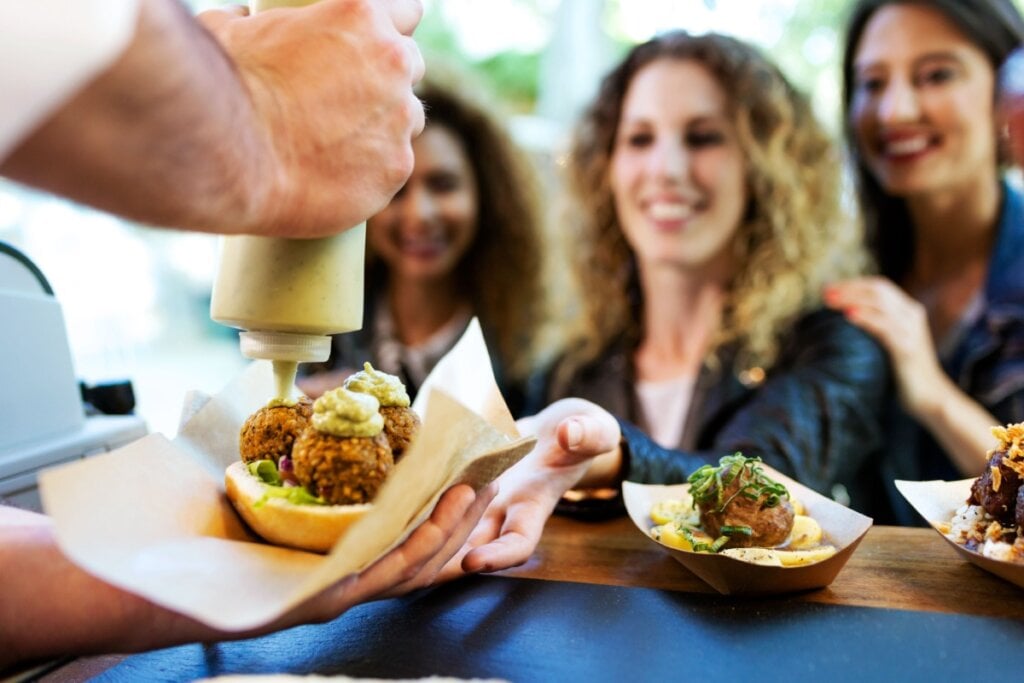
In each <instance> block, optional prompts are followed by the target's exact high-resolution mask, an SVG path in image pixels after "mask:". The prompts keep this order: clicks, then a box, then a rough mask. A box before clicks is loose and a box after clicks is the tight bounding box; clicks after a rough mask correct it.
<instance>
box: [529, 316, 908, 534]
mask: <svg viewBox="0 0 1024 683" xmlns="http://www.w3.org/2000/svg"><path fill="white" fill-rule="evenodd" d="M721 360H722V362H721V363H720V364H719V367H720V368H722V370H718V371H716V370H714V369H712V368H710V367H708V366H707V365H705V366H704V367H703V368H702V370H701V372H700V374H699V377H698V379H697V384H696V388H695V391H694V396H693V400H692V402H691V406H690V412H689V415H688V418H687V422H686V428H685V431H684V433H683V437H682V443H681V444H680V447H679V448H678V449H668V448H663V447H661V446H659V445H658V444H657V443H655V442H654V441H653V440H652V439H651V438H650V437H649V436H647V434H645V433H644V431H643V430H642V429H641V428H639V427H638V426H636V423H637V422H638V421H639V419H640V417H641V416H640V411H639V406H638V403H637V398H636V392H635V391H634V390H633V366H632V362H631V360H630V354H629V353H628V351H627V349H625V348H622V347H620V348H616V349H613V350H611V351H609V352H608V353H607V354H605V355H604V356H603V357H601V358H600V359H599V360H598V361H596V362H595V363H593V364H591V365H590V366H589V367H587V368H585V369H584V370H583V371H581V372H579V373H577V374H576V375H575V376H574V377H572V378H571V379H570V380H569V381H567V382H565V383H564V384H563V385H562V386H550V387H549V388H548V396H547V398H548V400H549V401H553V400H556V399H559V398H564V397H567V396H578V397H581V398H585V399H588V400H590V401H593V402H594V403H597V404H598V405H600V406H602V407H604V408H605V409H606V410H608V411H610V412H611V413H613V414H614V415H616V416H617V417H618V418H619V421H620V424H621V426H622V434H623V440H624V444H623V445H624V446H625V453H626V456H627V462H628V472H627V474H626V478H627V479H629V480H630V481H639V482H647V483H659V484H672V483H679V482H682V481H685V479H686V477H687V475H688V474H689V473H690V472H692V471H693V470H695V469H696V468H698V467H700V466H701V465H704V464H706V463H717V462H718V459H719V458H720V457H721V456H723V455H727V454H731V453H734V452H736V451H741V452H743V454H744V455H748V456H754V455H756V456H760V457H761V458H762V459H763V460H764V461H765V462H766V463H768V464H769V465H771V466H772V467H774V468H776V469H778V470H779V471H781V472H783V473H785V474H787V475H789V476H791V477H793V478H794V479H797V480H799V481H800V482H802V483H803V484H805V485H807V486H809V487H811V488H813V489H815V490H817V491H820V492H822V493H823V494H825V495H828V496H835V497H836V498H839V499H842V498H844V497H845V495H848V496H849V504H850V505H851V506H852V507H854V508H855V509H858V510H861V511H864V512H865V513H866V514H880V515H881V516H882V517H883V518H884V517H885V516H886V509H887V505H886V503H887V501H886V499H885V494H884V490H883V488H882V486H881V482H880V481H879V480H878V463H877V462H876V461H877V458H878V455H879V452H880V447H881V441H882V435H881V427H880V414H881V410H882V405H883V403H884V400H883V399H884V398H885V395H886V392H887V391H888V390H889V386H890V385H889V370H888V364H887V361H886V358H885V355H884V352H883V351H882V349H881V347H879V346H878V344H877V343H876V342H875V341H874V340H873V339H872V338H871V337H870V336H868V335H867V334H866V333H864V332H862V331H861V330H859V329H857V328H856V327H854V326H853V325H851V324H849V323H848V322H846V321H845V320H844V319H843V317H842V316H841V315H840V314H838V313H835V312H833V311H828V310H824V309H822V310H818V311H814V312H811V313H809V314H808V315H806V316H805V317H803V318H802V319H800V320H799V321H797V323H796V324H795V325H794V326H793V328H792V330H791V332H790V334H789V335H788V336H787V337H786V338H785V339H784V340H783V342H782V345H781V348H780V353H779V356H778V360H777V361H776V362H775V365H774V366H773V367H772V368H770V369H768V370H767V372H766V373H764V377H763V380H762V381H760V382H756V383H755V382H753V381H750V380H747V381H746V383H744V381H741V377H744V378H746V377H748V376H750V375H751V374H754V373H737V372H732V371H729V369H731V368H732V367H733V362H732V361H733V356H732V355H731V354H730V353H729V352H728V351H724V352H723V353H722V354H721ZM837 485H838V486H837ZM840 486H841V487H842V488H840ZM844 489H845V491H844ZM842 502H847V501H845V500H843V501H842Z"/></svg>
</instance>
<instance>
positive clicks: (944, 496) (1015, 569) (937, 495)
mask: <svg viewBox="0 0 1024 683" xmlns="http://www.w3.org/2000/svg"><path fill="white" fill-rule="evenodd" d="M973 483H974V479H960V480H959V481H902V480H899V479H897V480H896V489H897V490H898V491H899V492H900V493H901V494H903V497H904V498H906V499H907V502H908V503H910V505H911V506H912V507H913V508H914V509H915V510H917V512H918V514H920V515H921V516H922V517H924V519H925V521H927V522H928V523H929V524H931V525H932V528H933V529H935V531H936V532H938V534H939V535H940V536H942V540H944V541H945V542H946V543H948V544H949V545H951V546H953V549H954V550H956V551H957V552H958V553H960V556H961V557H963V558H964V559H965V560H967V561H968V562H970V563H971V564H973V565H976V566H978V567H981V568H982V569H984V570H985V571H988V572H992V573H993V574H995V575H996V576H998V577H1000V578H1003V579H1006V580H1007V581H1009V582H1010V583H1013V584H1016V585H1018V586H1020V587H1021V588H1024V565H1020V564H1014V563H1013V562H1005V561H1003V560H995V559H992V558H991V557H985V556H984V555H982V554H981V553H976V552H974V551H973V550H968V549H967V548H965V547H963V546H962V545H960V544H959V543H955V542H953V541H951V540H950V539H948V538H946V536H945V534H943V533H942V532H941V531H939V530H938V529H937V528H935V525H936V524H948V523H949V521H950V520H951V519H953V515H954V514H955V513H956V511H957V509H958V508H959V507H961V506H962V505H964V503H965V502H966V501H967V498H968V497H969V496H970V495H971V484H973Z"/></svg>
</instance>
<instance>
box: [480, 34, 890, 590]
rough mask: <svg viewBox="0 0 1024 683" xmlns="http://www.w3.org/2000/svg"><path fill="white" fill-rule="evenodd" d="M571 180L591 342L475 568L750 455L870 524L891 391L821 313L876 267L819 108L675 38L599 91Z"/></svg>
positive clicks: (741, 52)
mask: <svg viewBox="0 0 1024 683" xmlns="http://www.w3.org/2000/svg"><path fill="white" fill-rule="evenodd" d="M569 165H570V180H571V182H570V189H571V190H572V192H573V193H574V195H575V199H576V200H577V202H576V203H577V208H578V210H579V212H580V220H579V223H578V227H579V230H578V232H576V233H573V238H574V242H575V249H576V250H577V254H578V256H579V258H578V260H577V264H576V271H577V273H578V274H579V275H580V279H581V280H582V283H583V286H582V290H581V291H582V296H583V301H582V302H581V307H582V316H581V317H582V321H583V324H582V333H581V334H578V335H577V336H576V341H575V343H574V344H572V345H570V346H569V347H568V352H567V354H566V355H565V357H564V360H563V361H562V362H561V364H560V367H558V368H557V370H556V371H555V373H554V381H553V382H552V383H551V385H550V387H549V393H548V396H547V399H548V400H553V399H562V400H557V401H556V402H555V403H553V404H552V405H550V406H549V407H547V408H546V409H544V410H543V411H541V412H540V413H539V414H537V415H536V416H534V417H531V418H527V419H525V420H521V421H520V426H521V430H522V431H525V432H532V433H534V434H536V435H537V437H538V446H537V448H536V449H535V450H534V452H533V453H531V454H530V455H529V456H527V458H526V459H524V461H523V462H522V463H520V464H518V465H517V466H516V467H514V468H512V470H510V471H509V472H508V473H507V474H506V475H505V476H504V477H503V478H502V481H501V492H500V493H499V495H498V498H497V499H496V500H495V502H494V503H493V504H492V506H491V509H490V510H489V511H488V512H487V513H486V514H485V521H484V522H482V524H483V525H484V527H483V530H480V529H478V530H477V531H476V532H474V537H473V538H474V543H478V544H479V543H484V542H486V541H489V540H493V539H497V540H496V541H495V542H493V543H488V544H487V545H486V546H485V547H479V548H476V549H475V550H473V551H471V552H470V554H469V555H468V556H467V557H466V559H465V562H464V564H463V567H464V568H465V569H467V570H470V571H473V570H480V569H487V568H494V567H500V566H504V565H506V564H509V563H512V562H515V561H521V560H522V559H524V558H525V556H528V554H529V552H530V551H532V547H533V545H532V544H533V543H535V542H536V539H537V538H538V537H539V533H540V530H541V529H542V528H543V521H544V519H546V517H547V515H548V514H550V512H551V510H552V509H553V508H554V506H555V504H556V503H557V502H558V500H559V498H560V496H562V494H563V493H564V492H565V491H566V490H568V489H570V488H574V487H575V488H577V489H581V488H592V487H595V486H608V485H616V484H617V483H618V481H620V480H622V479H629V480H633V481H641V482H649V483H677V482H680V481H685V479H686V477H687V475H688V474H689V473H690V472H692V471H693V470H695V469H697V468H698V467H700V466H701V465H704V464H707V463H709V462H714V463H717V462H718V460H719V458H720V456H722V455H726V454H731V453H734V452H736V451H742V452H743V453H744V454H745V455H747V456H759V457H760V458H761V459H762V460H764V461H765V462H766V463H768V464H769V465H772V466H773V467H775V468H777V469H779V470H781V471H783V472H785V473H787V474H789V475H790V476H793V477H794V478H796V479H798V480H801V481H803V482H804V483H806V484H808V485H809V486H811V487H813V488H815V489H817V490H819V491H822V492H824V493H826V494H831V495H835V496H836V497H837V498H840V497H841V498H843V499H844V501H845V502H850V501H849V498H852V502H853V504H854V505H855V506H856V507H860V508H862V509H868V508H870V505H871V503H872V502H873V497H874V495H873V494H874V493H876V491H877V490H878V489H872V488H871V487H868V486H865V485H864V483H863V482H862V481H861V477H862V476H866V475H867V474H868V473H869V472H871V471H873V469H872V468H871V467H869V460H870V458H871V456H872V455H873V453H874V452H876V450H877V449H878V447H879V445H880V431H881V430H880V426H879V422H878V412H879V409H880V406H881V403H882V398H883V396H884V393H885V390H886V386H887V383H888V372H887V368H886V365H885V361H884V356H883V353H882V350H881V349H880V347H879V346H878V345H877V344H876V343H875V342H874V341H872V339H871V338H870V337H869V336H868V335H867V334H865V333H864V332H862V331H861V330H859V329H857V328H856V327H854V326H853V325H851V324H850V323H848V322H846V321H845V320H844V319H843V317H842V315H840V314H837V313H835V312H833V311H831V310H828V309H826V308H824V307H822V305H821V303H820V298H821V290H822V287H823V286H824V284H825V283H826V282H827V281H828V280H829V279H830V278H834V277H840V276H842V275H843V274H844V273H849V272H854V271H856V269H857V268H858V267H859V265H860V263H861V261H862V258H861V249H860V247H859V246H858V245H859V234H858V230H857V227H856V223H855V222H853V221H851V220H850V219H849V217H848V216H845V215H844V212H843V210H842V205H841V203H840V183H839V168H838V165H839V161H838V159H837V156H836V153H835V151H834V150H833V147H832V145H831V144H830V143H829V140H828V137H827V136H826V134H825V133H824V132H823V131H822V130H821V128H820V126H819V125H818V123H817V122H816V121H815V119H814V117H813V115H812V113H811V109H810V107H809V105H808V103H807V101H806V100H805V99H803V98H802V97H801V96H800V95H799V94H798V93H797V92H796V91H795V90H794V89H793V88H792V87H791V86H790V85H789V84H788V83H787V82H786V79H785V78H784V77H783V76H782V74H781V73H780V72H779V71H778V69H776V68H775V67H774V66H772V65H771V64H770V63H768V62H767V61H766V60H765V59H764V58H763V57H762V56H761V55H760V54H758V52H757V51H756V50H754V49H753V48H751V47H749V46H747V45H745V44H743V43H741V42H739V41H737V40H734V39H732V38H728V37H725V36H721V35H706V36H692V35H689V34H687V33H683V32H673V33H669V34H666V35H663V36H661V37H658V38H655V39H653V40H651V41H649V42H647V43H645V44H643V45H640V46H638V47H636V48H634V49H633V50H632V51H631V52H630V53H629V54H628V55H627V57H626V58H625V60H624V61H623V62H622V63H621V64H620V65H619V66H618V67H617V68H616V69H614V70H613V71H612V72H611V74H610V75H608V76H607V77H606V78H605V80H604V82H603V84H602V87H601V90H600V92H599V94H598V96H597V100H596V102H595V103H594V104H593V105H592V106H591V107H590V109H589V110H588V111H587V112H586V114H585V115H584V120H583V123H582V125H581V126H580V128H579V129H578V135H577V137H576V139H575V144H574V147H573V149H572V154H571V157H570V160H569ZM563 397H574V398H563ZM613 415H614V417H613ZM574 494H580V495H582V494H581V491H579V490H577V491H574ZM847 496H849V498H847ZM579 498H580V496H579V495H574V496H573V498H572V500H573V501H574V502H572V503H570V504H569V505H571V506H574V507H576V509H577V510H583V509H588V510H591V511H595V510H599V511H601V512H602V513H603V512H607V511H608V510H607V507H606V506H602V505H594V503H593V501H588V500H586V499H584V500H583V501H580V499H579ZM565 505H566V503H565V501H563V506H565Z"/></svg>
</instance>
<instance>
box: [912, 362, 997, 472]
mask: <svg viewBox="0 0 1024 683" xmlns="http://www.w3.org/2000/svg"><path fill="white" fill-rule="evenodd" d="M932 395H933V397H934V400H932V401H931V402H929V405H927V406H924V407H922V408H920V409H919V410H918V411H916V412H915V413H914V415H913V416H914V417H915V418H916V419H917V420H918V421H919V422H920V423H921V425H922V426H923V427H924V428H925V429H927V430H928V431H929V432H930V433H931V435H932V436H933V437H934V438H935V440H936V441H938V442H939V445H941V446H942V448H943V450H945V451H946V453H947V454H949V457H950V459H951V460H952V461H953V464H955V465H956V468H957V469H958V470H959V471H960V473H961V474H963V475H964V476H965V477H976V476H978V475H980V474H981V472H982V470H984V468H985V463H986V462H988V451H989V449H991V448H992V446H993V445H994V442H993V438H992V431H991V429H992V427H994V426H997V425H998V424H999V421H998V420H997V419H996V418H995V417H994V416H993V415H992V414H991V413H990V412H989V411H988V410H986V409H985V408H984V406H982V405H981V404H979V403H978V402H977V401H975V400H974V399H972V398H971V397H970V396H968V395H967V394H965V393H964V392H963V391H961V390H960V388H959V387H957V386H956V385H955V384H954V383H953V382H952V380H950V379H949V378H948V377H946V375H945V374H943V375H941V380H940V381H939V383H938V386H937V387H935V389H934V391H933V392H932Z"/></svg>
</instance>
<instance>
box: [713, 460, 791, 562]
mask: <svg viewBox="0 0 1024 683" xmlns="http://www.w3.org/2000/svg"><path fill="white" fill-rule="evenodd" d="M747 483H748V482H747V480H746V479H745V478H744V477H742V476H738V477H736V478H735V479H733V480H732V481H731V482H729V484H728V485H726V486H724V487H723V489H722V496H723V498H724V499H725V500H728V501H730V502H729V504H728V505H726V506H725V509H723V510H717V509H708V510H705V509H704V508H703V507H702V508H701V512H700V522H701V525H702V526H703V527H704V531H706V532H707V533H708V535H710V536H711V537H712V538H718V537H719V536H721V535H723V532H722V529H723V527H724V528H726V529H728V528H729V527H733V528H735V527H749V528H750V530H751V533H750V535H746V534H725V535H727V536H729V542H728V543H726V544H725V547H726V548H752V547H766V548H770V547H772V546H776V545H779V544H780V543H782V542H783V541H785V540H786V538H788V537H789V532H790V531H791V530H792V529H793V520H794V517H795V515H794V513H793V505H792V503H790V502H789V501H788V500H780V501H779V502H778V503H776V504H775V505H773V506H767V505H766V504H765V498H766V496H765V495H759V496H758V497H757V498H747V497H746V496H743V495H736V494H737V492H738V491H739V490H740V486H741V485H742V486H746V485H747Z"/></svg>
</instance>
